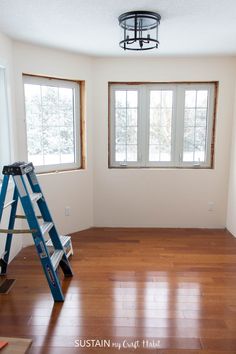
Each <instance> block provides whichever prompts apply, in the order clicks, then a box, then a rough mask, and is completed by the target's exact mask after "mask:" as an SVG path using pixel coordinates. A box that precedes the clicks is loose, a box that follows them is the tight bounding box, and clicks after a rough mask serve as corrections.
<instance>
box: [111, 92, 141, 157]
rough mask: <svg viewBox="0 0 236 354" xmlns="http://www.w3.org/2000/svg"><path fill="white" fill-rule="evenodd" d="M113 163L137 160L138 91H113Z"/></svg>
mask: <svg viewBox="0 0 236 354" xmlns="http://www.w3.org/2000/svg"><path fill="white" fill-rule="evenodd" d="M115 105H116V107H115V139H116V140H115V144H116V146H115V161H117V162H125V161H129V162H132V161H137V159H138V156H137V155H138V153H137V151H138V146H137V144H138V91H135V90H132V91H119V90H118V91H115Z"/></svg>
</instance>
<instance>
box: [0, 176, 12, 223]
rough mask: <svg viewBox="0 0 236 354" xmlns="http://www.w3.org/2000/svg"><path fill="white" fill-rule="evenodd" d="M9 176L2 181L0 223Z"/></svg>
mask: <svg viewBox="0 0 236 354" xmlns="http://www.w3.org/2000/svg"><path fill="white" fill-rule="evenodd" d="M9 177H10V176H4V177H3V181H2V187H1V193H0V222H1V220H2V214H3V209H4V205H5V200H6V195H7V187H8V183H9Z"/></svg>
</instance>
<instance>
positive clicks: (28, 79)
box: [23, 74, 82, 173]
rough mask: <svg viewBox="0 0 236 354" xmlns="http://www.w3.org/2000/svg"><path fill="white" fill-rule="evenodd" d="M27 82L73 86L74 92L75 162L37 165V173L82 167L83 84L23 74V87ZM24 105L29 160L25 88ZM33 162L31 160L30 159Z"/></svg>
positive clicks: (41, 84)
mask: <svg viewBox="0 0 236 354" xmlns="http://www.w3.org/2000/svg"><path fill="white" fill-rule="evenodd" d="M25 84H31V85H37V86H51V87H52V86H53V87H68V88H72V89H73V92H74V144H75V162H74V163H73V162H72V163H65V162H64V163H59V164H51V165H44V166H42V165H41V166H35V170H36V172H37V173H45V172H57V171H66V170H73V169H79V168H82V159H81V151H82V147H81V145H82V141H81V140H82V139H81V135H82V133H81V129H82V126H81V117H80V112H81V110H80V105H81V100H80V90H81V85H80V83H79V82H77V81H76V82H75V81H70V80H63V79H57V78H47V77H41V76H31V75H26V74H24V75H23V89H24V85H25ZM24 107H25V112H24V113H25V120H24V122H25V137H26V141H25V154H26V155H25V159H26V161H28V146H27V145H28V138H27V119H26V106H25V90H24ZM29 162H31V161H29Z"/></svg>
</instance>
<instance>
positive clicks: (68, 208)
mask: <svg viewBox="0 0 236 354" xmlns="http://www.w3.org/2000/svg"><path fill="white" fill-rule="evenodd" d="M65 216H70V207H69V206H67V207H65Z"/></svg>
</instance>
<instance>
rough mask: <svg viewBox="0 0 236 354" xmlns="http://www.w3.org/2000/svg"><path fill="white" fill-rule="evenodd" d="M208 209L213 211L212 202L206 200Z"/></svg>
mask: <svg viewBox="0 0 236 354" xmlns="http://www.w3.org/2000/svg"><path fill="white" fill-rule="evenodd" d="M208 211H214V202H208Z"/></svg>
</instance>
